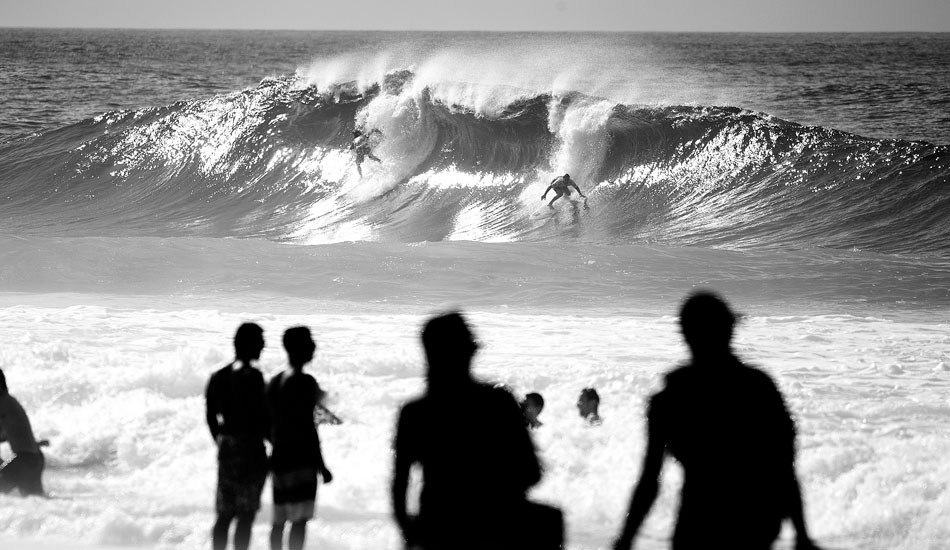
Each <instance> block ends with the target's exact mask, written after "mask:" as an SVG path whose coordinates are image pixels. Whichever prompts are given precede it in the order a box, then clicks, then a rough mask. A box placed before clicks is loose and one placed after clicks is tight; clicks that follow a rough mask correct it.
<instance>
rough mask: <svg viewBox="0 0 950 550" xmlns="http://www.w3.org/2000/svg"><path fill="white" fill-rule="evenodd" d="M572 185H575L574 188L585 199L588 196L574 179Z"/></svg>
mask: <svg viewBox="0 0 950 550" xmlns="http://www.w3.org/2000/svg"><path fill="white" fill-rule="evenodd" d="M571 185H572V186H573V187H574V189H577V194H578V195H580V196H582V197H584V198H585V199H586V198H587V195H585V194H584V192H583V191H581V188H580V187H578V186H577V184H576V183H574V182H573V181H571Z"/></svg>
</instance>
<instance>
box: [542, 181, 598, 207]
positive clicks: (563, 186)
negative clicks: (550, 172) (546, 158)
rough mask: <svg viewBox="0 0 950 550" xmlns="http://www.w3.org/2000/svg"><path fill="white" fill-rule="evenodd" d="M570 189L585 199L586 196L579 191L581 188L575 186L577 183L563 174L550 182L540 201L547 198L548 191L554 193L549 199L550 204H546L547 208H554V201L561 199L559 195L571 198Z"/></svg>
mask: <svg viewBox="0 0 950 550" xmlns="http://www.w3.org/2000/svg"><path fill="white" fill-rule="evenodd" d="M571 187H573V188H574V189H577V193H578V194H579V195H580V196H582V197H584V199H587V195H585V194H584V192H583V191H581V188H580V187H578V186H577V183H575V182H574V180H572V179H571V175H570V174H564V175H563V176H558V177H556V178H554V180H552V181H551V185H548V188H547V189H545V190H544V194H543V195H541V200H544V199H546V198H547V196H548V192H549V191H554V193H555V194H554V198H553V199H551V202H549V203H548V208H554V201H556V200H558V199H559V198H561V195H564V196H567V197H570V196H571Z"/></svg>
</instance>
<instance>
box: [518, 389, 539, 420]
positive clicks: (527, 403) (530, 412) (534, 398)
mask: <svg viewBox="0 0 950 550" xmlns="http://www.w3.org/2000/svg"><path fill="white" fill-rule="evenodd" d="M521 410H523V411H524V416H525V418H527V419H528V420H529V421H536V420H537V419H538V415H539V414H541V411H542V410H544V398H543V397H541V394H540V393H529V394H528V395H526V396H524V401H522V402H521Z"/></svg>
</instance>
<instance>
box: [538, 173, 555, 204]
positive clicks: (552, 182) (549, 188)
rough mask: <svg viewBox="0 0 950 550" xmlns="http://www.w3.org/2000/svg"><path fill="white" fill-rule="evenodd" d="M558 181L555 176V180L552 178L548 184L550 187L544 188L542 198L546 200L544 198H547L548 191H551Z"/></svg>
mask: <svg viewBox="0 0 950 550" xmlns="http://www.w3.org/2000/svg"><path fill="white" fill-rule="evenodd" d="M556 181H557V178H554V179H553V180H551V184H550V185H548V188H547V189H545V190H544V194H543V195H541V200H544V199H546V198H547V196H548V192H549V191H550V190H551V189H554V182H556Z"/></svg>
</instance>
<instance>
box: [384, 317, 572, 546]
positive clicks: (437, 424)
mask: <svg viewBox="0 0 950 550" xmlns="http://www.w3.org/2000/svg"><path fill="white" fill-rule="evenodd" d="M422 344H423V346H424V348H425V354H426V360H427V362H428V371H427V382H428V388H427V392H426V394H425V395H424V396H422V397H421V398H419V399H416V400H415V401H412V402H410V403H408V404H406V405H405V406H404V407H403V409H402V411H401V412H400V415H399V422H398V425H397V427H396V438H395V467H394V477H393V486H392V497H393V511H394V515H395V519H396V522H397V523H398V525H399V529H400V530H401V531H402V534H403V537H404V538H405V541H406V547H407V548H423V549H425V550H489V549H490V550H504V549H509V548H511V549H514V548H517V549H519V550H529V549H542V548H543V549H548V548H550V549H554V548H560V545H561V540H562V538H563V520H562V518H561V514H560V512H559V511H558V510H555V509H553V508H549V507H545V506H540V505H537V504H533V503H528V502H527V500H526V499H525V492H526V491H527V490H528V488H529V487H531V486H532V485H534V484H535V483H537V482H538V481H539V480H540V479H541V468H540V464H539V463H538V459H537V456H536V455H535V451H534V445H533V444H532V442H531V437H530V435H529V434H528V430H527V427H526V426H525V418H524V415H523V414H522V412H521V410H520V408H519V407H518V403H517V402H516V401H515V399H514V397H512V395H511V394H510V393H509V392H507V391H505V390H504V389H501V388H494V387H492V386H489V385H487V384H482V383H479V382H476V381H474V380H473V379H472V377H471V374H470V368H471V361H472V357H473V356H474V355H475V351H476V350H477V349H478V345H477V344H476V342H475V340H474V339H473V337H472V334H471V332H470V331H469V328H468V326H467V325H466V323H465V320H464V319H463V318H462V316H461V315H460V314H458V313H449V314H446V315H442V316H439V317H434V318H432V319H430V320H429V321H428V322H427V323H426V325H425V328H424V329H423V331H422ZM413 464H419V465H421V467H422V478H423V485H422V492H421V495H420V502H419V515H418V517H415V518H410V517H409V515H408V513H407V511H406V490H407V486H408V482H409V470H410V468H411V466H412V465H413Z"/></svg>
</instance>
